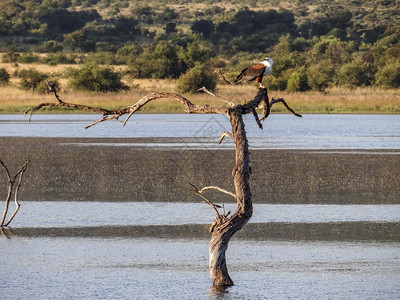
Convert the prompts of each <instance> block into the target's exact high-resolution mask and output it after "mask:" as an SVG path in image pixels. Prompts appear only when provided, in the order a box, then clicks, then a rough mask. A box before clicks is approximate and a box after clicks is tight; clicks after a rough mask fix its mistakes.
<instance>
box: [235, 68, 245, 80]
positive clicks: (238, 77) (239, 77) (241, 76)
mask: <svg viewBox="0 0 400 300" xmlns="http://www.w3.org/2000/svg"><path fill="white" fill-rule="evenodd" d="M246 70H247V68H246V69H243V70H242V72H240V74H239V75H238V76H237V77H236V79H235V83H238V82H240V81H241V80H242V78H243V75H244V72H246Z"/></svg>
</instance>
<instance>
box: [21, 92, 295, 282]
mask: <svg viewBox="0 0 400 300" xmlns="http://www.w3.org/2000/svg"><path fill="white" fill-rule="evenodd" d="M202 90H203V91H205V92H206V93H208V94H210V95H212V96H216V95H215V94H213V93H211V92H209V91H207V90H206V89H205V88H203V89H202ZM53 92H54V94H55V96H56V98H57V100H58V103H54V104H52V106H67V107H72V108H76V109H85V110H92V111H95V112H99V111H101V112H102V113H103V116H104V117H103V118H102V119H99V120H97V121H95V122H93V123H92V124H90V125H88V126H87V127H86V128H89V127H91V126H93V125H95V124H97V123H99V122H103V121H106V120H111V119H118V118H119V117H120V116H122V115H124V114H128V116H127V118H126V119H125V121H124V124H125V123H126V122H127V121H128V120H129V118H130V117H131V116H132V115H133V114H134V113H135V112H137V111H138V110H139V109H140V108H141V107H143V106H144V105H146V104H147V103H148V102H150V101H153V100H156V99H160V98H172V99H175V100H177V101H178V102H180V103H181V104H182V105H183V106H184V107H185V110H186V112H187V113H201V114H209V113H217V114H224V115H227V116H229V118H230V123H231V127H232V133H229V132H223V133H222V135H221V138H220V140H219V142H220V143H221V142H222V140H223V138H224V137H230V138H232V139H233V141H234V142H235V151H236V155H235V165H234V168H233V171H232V176H233V182H234V187H235V194H232V193H230V192H227V191H225V190H223V189H221V188H218V187H206V188H203V189H202V190H198V189H197V188H196V187H195V186H194V185H192V186H193V187H194V191H195V192H196V193H197V194H198V195H200V196H201V197H202V198H203V200H204V201H205V203H207V204H209V205H211V206H212V207H213V208H214V210H215V212H216V218H215V220H214V221H213V223H212V224H211V226H210V232H212V235H211V240H210V246H209V271H210V277H211V280H212V283H213V285H214V286H230V285H233V281H232V279H231V278H230V276H229V273H228V269H227V265H226V257H225V253H226V250H227V248H228V244H229V241H230V239H231V238H232V236H233V235H234V234H235V233H236V232H237V231H239V230H240V229H241V228H243V226H245V225H246V224H247V222H248V221H249V220H250V218H251V216H252V213H253V205H252V199H251V192H250V183H249V178H250V154H249V146H248V142H247V137H246V131H245V124H244V122H243V115H245V114H248V113H252V114H253V115H254V117H255V119H256V122H257V124H258V126H259V127H260V128H262V124H261V121H262V120H265V119H266V118H267V117H268V115H269V114H270V110H271V107H272V105H273V104H275V103H278V102H281V103H283V104H284V105H285V106H286V108H287V109H288V110H289V111H291V112H292V113H293V114H295V115H296V116H298V117H301V115H298V114H296V113H295V112H294V111H293V110H292V109H291V108H290V107H289V106H288V105H287V104H286V102H285V101H284V100H283V99H277V100H275V99H272V100H271V102H270V101H269V99H268V92H267V89H266V88H259V89H258V91H257V94H256V96H255V97H254V99H253V100H251V101H249V102H247V103H245V104H243V105H235V104H234V103H232V102H231V101H229V100H225V99H223V98H221V97H219V96H216V97H218V98H219V99H220V100H222V101H224V102H225V103H227V104H229V107H224V106H210V105H204V106H203V105H195V104H192V103H191V102H190V101H189V100H187V99H186V98H185V97H183V96H181V95H179V94H175V93H152V94H149V95H147V96H144V97H143V98H141V99H140V100H139V101H138V102H137V103H136V104H134V105H131V106H127V107H124V108H120V109H116V110H102V109H99V108H92V107H87V106H82V105H77V104H70V103H65V102H63V101H61V100H60V99H59V97H58V95H57V93H56V92H55V91H54V90H53ZM47 105H49V104H48V103H43V104H40V105H38V106H36V107H34V108H32V109H30V110H29V111H27V113H28V112H30V113H33V112H35V111H36V110H38V109H40V108H41V107H43V106H47ZM260 105H262V108H263V111H262V118H261V119H259V118H258V114H257V113H256V108H257V107H258V106H260ZM207 189H216V190H219V191H222V192H224V193H227V194H230V195H232V196H234V197H235V198H236V204H237V205H236V212H235V213H234V214H233V215H232V216H231V217H229V218H228V215H229V214H230V213H228V214H225V212H223V214H220V213H219V211H218V208H221V206H219V205H216V204H214V203H212V202H211V201H210V200H208V199H207V198H206V197H205V196H204V195H203V191H205V190H207Z"/></svg>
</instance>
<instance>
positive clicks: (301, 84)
mask: <svg viewBox="0 0 400 300" xmlns="http://www.w3.org/2000/svg"><path fill="white" fill-rule="evenodd" d="M308 90H310V86H309V85H308V79H307V74H306V72H305V69H304V68H301V69H298V70H295V71H293V73H292V74H291V75H290V77H289V80H288V82H287V86H286V91H288V92H305V91H308Z"/></svg>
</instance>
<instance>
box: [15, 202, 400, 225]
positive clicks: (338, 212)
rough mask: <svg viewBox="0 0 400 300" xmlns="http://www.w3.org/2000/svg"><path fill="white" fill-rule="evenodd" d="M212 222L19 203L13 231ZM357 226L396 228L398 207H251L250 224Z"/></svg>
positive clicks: (143, 208)
mask: <svg viewBox="0 0 400 300" xmlns="http://www.w3.org/2000/svg"><path fill="white" fill-rule="evenodd" d="M12 209H13V205H11V206H10V210H12ZM235 209H236V204H234V203H228V204H225V210H226V211H229V210H230V211H232V212H233V211H235ZM138 212H140V213H138ZM214 218H215V213H214V210H213V209H212V208H211V207H210V206H208V205H206V204H203V203H174V202H122V203H121V202H55V201H51V202H45V201H40V202H25V203H23V206H21V210H20V212H19V213H18V215H17V216H16V218H15V220H14V221H13V227H72V226H73V227H76V226H107V225H109V226H149V225H183V224H211V222H212V221H213V220H214ZM361 221H369V222H400V205H397V204H396V205H321V204H305V205H302V204H294V205H291V204H254V213H253V216H252V218H251V220H250V222H251V223H268V222H289V223H324V222H325V223H326V222H361Z"/></svg>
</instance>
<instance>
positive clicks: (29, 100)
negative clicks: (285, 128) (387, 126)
mask: <svg viewBox="0 0 400 300" xmlns="http://www.w3.org/2000/svg"><path fill="white" fill-rule="evenodd" d="M3 67H5V68H6V69H7V70H8V71H9V72H10V73H12V72H13V71H15V70H17V69H19V70H21V69H24V68H30V67H34V68H36V69H37V70H39V71H42V72H46V73H47V74H63V72H64V70H65V69H66V68H68V67H77V66H74V65H59V66H48V65H40V64H31V65H25V64H19V65H18V66H13V65H12V64H0V68H3ZM120 68H123V66H121V67H120ZM59 78H60V79H59V82H60V84H61V90H60V91H59V95H60V97H61V99H63V100H64V101H66V102H72V103H80V104H86V105H91V106H99V107H105V108H108V109H111V108H117V107H122V106H128V105H131V104H134V103H135V102H136V101H137V100H139V99H140V98H141V97H143V96H145V95H147V94H149V93H152V92H177V89H176V80H169V79H165V80H157V79H132V80H128V81H126V83H127V84H128V85H129V86H131V87H132V88H131V90H129V91H126V92H121V93H94V92H72V91H70V90H69V89H68V87H67V80H66V79H65V78H63V76H62V75H60V77H59ZM255 93H256V85H255V84H245V85H218V86H217V94H218V95H219V96H221V97H223V98H225V99H229V100H230V101H232V102H234V103H244V102H245V101H249V100H251V99H252V98H253V97H254V95H255ZM184 96H185V97H187V98H188V99H189V100H190V101H192V102H193V103H196V104H211V105H224V103H223V102H222V101H220V100H218V99H217V98H215V97H212V96H210V95H206V94H196V95H184ZM269 96H270V97H274V98H280V97H282V98H284V99H285V100H286V101H287V102H288V103H289V104H290V106H291V107H292V108H293V109H294V110H296V111H297V112H299V113H390V114H398V113H400V90H399V89H397V90H384V89H379V88H371V87H369V88H357V89H343V88H332V89H329V90H327V91H326V92H315V91H311V92H306V93H287V92H281V91H271V92H269ZM54 101H55V98H54V96H53V95H41V94H37V93H32V92H28V91H24V90H22V89H20V88H19V85H18V79H17V78H15V77H13V78H12V80H11V84H9V85H7V86H0V113H23V112H25V111H26V110H27V109H28V108H30V107H33V106H35V105H37V104H39V103H42V102H54ZM141 111H142V112H146V113H182V112H183V111H184V110H183V107H182V106H181V105H180V104H179V103H177V102H176V101H174V100H170V99H163V100H158V101H155V102H152V103H149V104H148V105H146V106H145V107H143V108H142V110H141ZM41 112H42V113H57V112H63V113H69V112H76V111H71V110H65V109H57V108H52V109H43V110H41ZM273 112H282V113H283V112H284V113H287V110H286V109H285V108H284V107H283V105H279V104H277V105H275V106H274V107H273Z"/></svg>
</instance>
